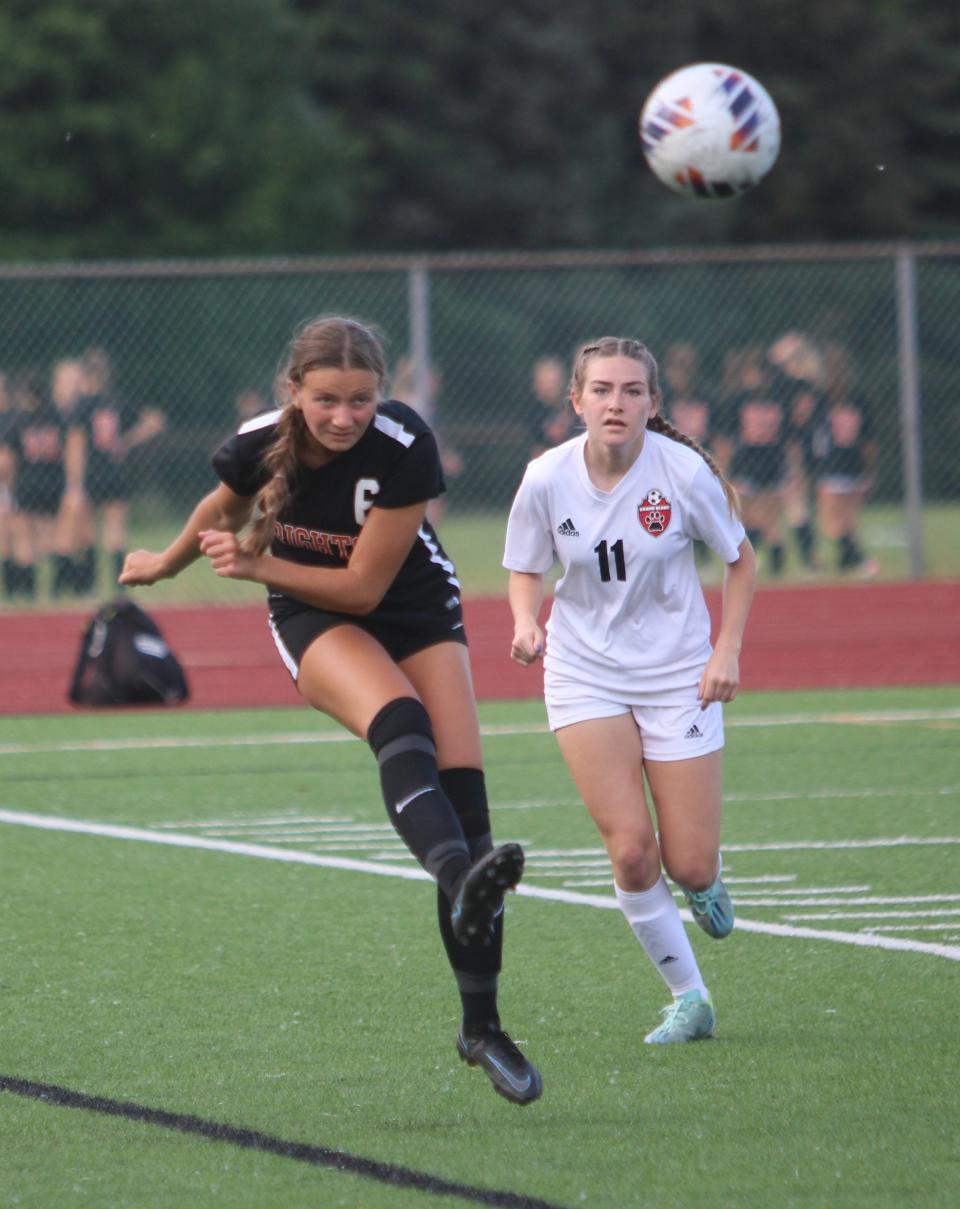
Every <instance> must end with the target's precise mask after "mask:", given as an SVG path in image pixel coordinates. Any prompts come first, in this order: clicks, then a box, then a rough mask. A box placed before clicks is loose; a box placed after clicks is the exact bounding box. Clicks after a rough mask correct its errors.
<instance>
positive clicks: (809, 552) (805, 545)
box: [793, 521, 814, 567]
mask: <svg viewBox="0 0 960 1209" xmlns="http://www.w3.org/2000/svg"><path fill="white" fill-rule="evenodd" d="M793 536H794V537H795V538H796V542H797V549H798V550H799V551H800V558H801V559H802V560H803V564H804V566H806V567H809V566H812V565H813V544H814V534H813V526H812V525H811V524H810V522H809V521H804V522H803V524H802V525H795V526H794V530H793Z"/></svg>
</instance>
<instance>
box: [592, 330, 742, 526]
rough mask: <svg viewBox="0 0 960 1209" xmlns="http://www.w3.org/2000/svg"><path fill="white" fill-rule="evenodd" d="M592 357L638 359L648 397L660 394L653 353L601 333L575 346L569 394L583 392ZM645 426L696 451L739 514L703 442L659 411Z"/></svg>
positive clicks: (730, 488)
mask: <svg viewBox="0 0 960 1209" xmlns="http://www.w3.org/2000/svg"><path fill="white" fill-rule="evenodd" d="M594 357H629V358H630V360H631V361H639V362H640V364H641V365H643V366H644V367H645V368H646V371H647V386H648V388H649V390H650V397H651V398H652V399H659V398H660V394H661V392H660V381H659V373H658V371H657V362H656V358H655V357H654V355H653V353H651V352H650V350H649V349H648V348H647V346H646V345H645V344H642V343H641V342H640V341H639V340H632V339H630V338H624V337H619V336H603V337H601V339H599V340H592V341H590V343H589V344H584V345H583V346H582V347H581V348H580V349H579V350H578V352H577V355H576V357H575V359H574V362H573V371H572V373H571V375H570V387H569V389H570V393H571V394H578V395H579V394H581V393H582V392H583V385H584V382H585V380H586V372H587V364H588V362H589V361H591V360H592V358H594ZM647 428H648V429H649V430H650V431H651V432H658V433H660V434H661V436H665V437H669V438H670V440H671V441H676V442H677V443H678V444H680V445H686V446H687V448H689V449H692V450H693V451H694V452H695V453H698V454H699V455H700V456H701V457H702V458H703V460H704V461H705V462H706V463H707V465H708V466H709V467H710V469H711V470H712V471H713V473H714V474H715V475H716V476H717V478H718V479H719V480H720V485H721V486H722V487H723V494H724V495H725V496H726V497H727V506H728V507H729V509H730V513H731V515H733V516H739V515H740V501H739V498H738V496H737V491H736V488H735V487H734V486H733V484H732V483H730V482H728V481H727V480H726V479H725V478H724V477H723V474H722V473H721V470H720V467H719V466H718V465H717V463H716V461H715V460H714V458H713V456H712V455H711V454H709V453H707V451H706V450H705V449H704V448H703V446H701V445H699V444H698V443H697V442H696V441H695V440H694V439H693V437H688V436H687V435H686V434H685V433H682V432H680V430H679V429H677V428H674V426H673V425H672V424H671V423H670V421H669V420H665V419H664V418H663V416H661V415H655V416H651V417H650V419H649V420H647Z"/></svg>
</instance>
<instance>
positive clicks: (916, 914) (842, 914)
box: [783, 907, 960, 926]
mask: <svg viewBox="0 0 960 1209" xmlns="http://www.w3.org/2000/svg"><path fill="white" fill-rule="evenodd" d="M941 915H960V910H955V909H954V908H952V907H945V908H943V909H940V908H937V907H935V908H933V909H932V910H930V911H836V912H830V911H810V912H804V913H803V914H802V915H792V914H791V915H785V916H784V917H783V918H784V919H789V920H791V921H794V920H798V919H807V920H810V919H934V918H937V917H939V916H941ZM951 926H956V925H951Z"/></svg>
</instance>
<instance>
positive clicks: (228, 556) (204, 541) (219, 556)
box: [200, 529, 257, 579]
mask: <svg viewBox="0 0 960 1209" xmlns="http://www.w3.org/2000/svg"><path fill="white" fill-rule="evenodd" d="M200 553H201V554H203V555H204V556H205V557H207V558H209V559H210V562H211V564H212V566H213V569H214V571H216V573H217V574H218V575H219V576H221V578H223V579H252V578H253V569H254V564H255V563H256V561H257V560H256V559H255V558H254V556H253V555H252V554H245V553H244V552H243V551H242V550H241V549H240V542H239V541H238V539H237V535H236V534H235V533H229V532H224V531H223V530H220V529H204V530H203V532H202V533H201V534H200Z"/></svg>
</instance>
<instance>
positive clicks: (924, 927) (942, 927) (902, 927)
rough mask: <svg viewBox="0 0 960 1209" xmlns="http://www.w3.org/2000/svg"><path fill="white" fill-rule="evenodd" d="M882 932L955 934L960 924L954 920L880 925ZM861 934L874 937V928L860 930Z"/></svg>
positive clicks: (959, 929)
mask: <svg viewBox="0 0 960 1209" xmlns="http://www.w3.org/2000/svg"><path fill="white" fill-rule="evenodd" d="M880 926H881V927H882V928H883V931H884V932H957V931H960V923H958V922H957V921H956V920H954V921H953V923H952V924H882V925H880ZM860 931H861V932H863V933H864V935H866V936H874V935H876V931H877V930H876V928H861V929H860Z"/></svg>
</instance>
